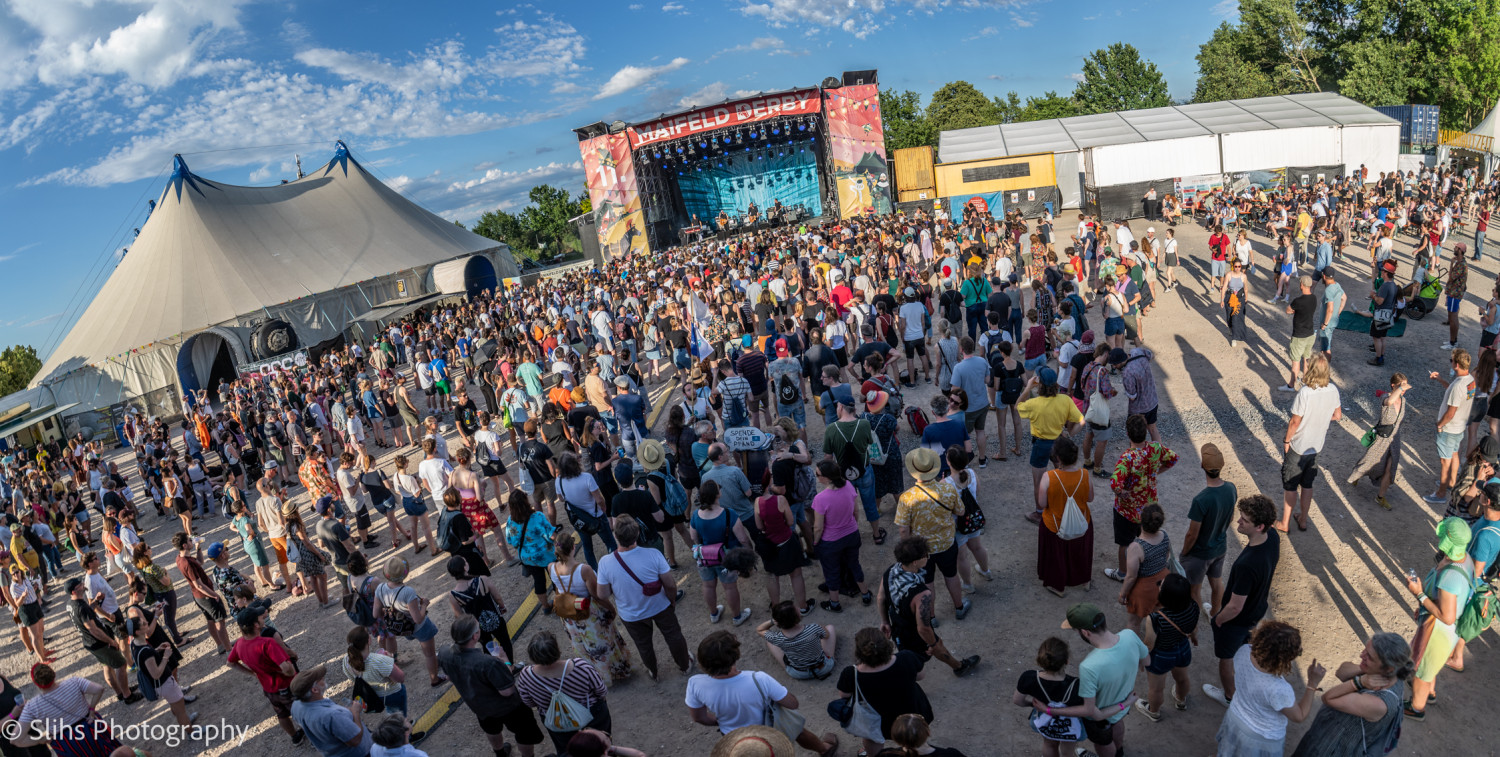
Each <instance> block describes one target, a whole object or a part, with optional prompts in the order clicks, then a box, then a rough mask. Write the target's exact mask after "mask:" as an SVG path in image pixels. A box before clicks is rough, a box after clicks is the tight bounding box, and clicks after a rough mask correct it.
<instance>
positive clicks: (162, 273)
mask: <svg viewBox="0 0 1500 757" xmlns="http://www.w3.org/2000/svg"><path fill="white" fill-rule="evenodd" d="M435 272H436V273H437V274H439V275H435ZM518 275H519V274H518V272H517V267H516V263H515V259H514V258H513V257H512V256H511V254H510V250H509V248H508V247H506V246H505V245H503V244H501V243H499V242H496V241H494V240H491V239H487V238H485V237H482V236H479V235H477V234H474V233H472V232H469V231H467V230H465V229H464V228H462V227H460V226H458V225H456V224H454V223H452V222H450V221H445V220H443V219H442V218H440V217H438V216H436V215H434V214H433V213H431V212H428V211H427V210H425V209H423V208H422V207H420V206H418V205H417V204H416V203H414V202H412V201H411V200H408V199H406V198H405V197H403V196H401V195H400V194H399V193H397V192H396V191H395V190H392V189H391V188H390V187H388V186H386V185H385V184H384V183H382V182H381V181H379V180H377V179H375V178H374V177H373V176H371V175H370V174H369V173H368V172H367V171H366V170H365V169H364V167H363V166H361V165H360V164H359V162H358V161H356V160H355V159H354V158H353V157H351V156H350V155H349V152H348V149H347V148H346V147H345V146H344V144H343V143H342V142H340V143H339V144H338V149H337V151H336V152H335V154H334V157H333V159H332V160H330V161H329V162H328V163H327V164H326V165H324V166H322V167H320V168H318V169H316V170H314V171H312V172H311V173H310V174H308V175H307V176H305V177H303V178H300V179H298V180H296V181H292V182H288V183H285V184H281V185H279V186H270V187H242V186H233V185H229V184H221V183H219V182H215V181H212V180H209V179H206V178H204V177H201V176H198V175H195V174H193V173H192V172H191V171H190V170H189V169H188V167H187V164H186V163H185V162H183V160H182V158H181V157H180V156H179V157H178V158H177V159H176V165H175V170H174V171H173V173H172V176H171V179H170V180H169V182H168V184H167V186H166V188H165V189H164V190H163V191H162V193H161V196H160V197H159V199H158V200H157V202H156V206H155V210H154V211H153V212H152V213H151V216H150V218H149V219H148V220H147V221H146V223H145V224H144V225H143V226H142V227H141V230H140V235H139V236H138V237H137V238H136V239H135V241H134V242H133V243H132V244H131V245H130V249H129V252H128V254H126V255H125V257H124V258H123V259H121V260H120V262H119V264H118V265H117V267H116V268H115V270H114V272H113V273H112V274H111V275H110V277H109V279H108V281H106V282H105V284H104V286H103V288H102V289H100V290H99V293H98V294H97V295H96V296H95V297H94V299H93V301H92V302H91V303H90V304H89V306H88V308H87V309H86V310H85V311H84V312H83V315H82V316H81V317H80V318H79V319H78V322H77V323H76V324H74V325H73V327H72V329H71V330H70V331H69V332H68V334H67V336H65V337H64V338H63V340H62V341H61V343H60V344H59V345H58V346H57V348H56V349H54V350H53V351H52V353H51V355H50V356H49V357H48V358H47V360H46V363H45V364H44V365H43V366H42V369H41V371H40V372H39V373H38V374H37V376H36V378H35V379H33V380H32V382H31V387H32V388H33V389H43V390H45V391H46V394H47V395H48V398H47V399H50V401H51V402H52V403H54V404H55V405H56V406H63V405H66V404H71V403H78V409H79V410H80V411H83V410H97V409H102V408H109V407H110V406H118V405H119V404H120V403H126V402H133V403H136V404H144V405H146V406H148V407H149V408H150V409H152V410H153V411H166V412H175V410H176V405H177V403H176V399H177V398H178V397H179V396H180V394H181V392H182V391H183V390H186V389H193V388H197V387H198V386H202V387H207V386H208V384H209V377H210V376H211V375H212V376H214V377H219V376H222V375H223V374H224V373H226V372H233V373H238V372H241V371H244V370H246V369H247V368H250V367H252V366H253V365H254V364H256V363H258V362H264V361H266V360H268V359H272V358H276V357H277V356H285V355H294V354H296V353H297V352H298V351H299V350H301V349H305V348H308V347H311V346H313V345H316V344H318V343H320V342H325V341H327V340H329V339H332V338H334V337H337V336H339V335H340V334H342V333H344V331H345V330H346V329H348V328H350V326H351V325H354V324H358V323H360V322H361V320H362V316H367V315H368V314H369V313H371V312H372V311H376V310H377V309H378V310H379V311H381V312H391V311H392V310H393V308H395V306H400V305H404V304H411V303H416V302H420V301H423V300H430V299H433V298H434V297H435V296H437V295H440V294H461V293H464V292H465V291H472V290H473V289H474V288H475V287H476V286H485V287H494V286H496V285H497V283H498V281H499V280H500V279H501V278H507V277H516V276H518ZM365 336H366V337H368V336H369V334H366V335H365ZM8 404H10V403H6V402H4V401H0V406H5V405H8ZM117 409H118V408H117ZM65 420H66V419H65ZM93 420H94V423H92V424H91V425H92V426H93V427H96V428H97V427H99V426H100V419H93ZM104 422H107V421H104Z"/></svg>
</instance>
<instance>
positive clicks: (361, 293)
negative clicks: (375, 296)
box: [354, 284, 375, 310]
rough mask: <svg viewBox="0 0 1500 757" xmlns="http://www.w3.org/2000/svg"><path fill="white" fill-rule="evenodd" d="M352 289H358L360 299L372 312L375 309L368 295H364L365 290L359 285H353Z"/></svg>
mask: <svg viewBox="0 0 1500 757" xmlns="http://www.w3.org/2000/svg"><path fill="white" fill-rule="evenodd" d="M354 288H355V289H358V290H359V294H360V296H362V297H364V298H365V304H366V305H369V306H370V309H371V310H374V309H375V303H373V302H371V301H370V295H368V294H365V288H364V287H362V286H360V285H358V284H355V285H354Z"/></svg>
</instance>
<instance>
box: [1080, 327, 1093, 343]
mask: <svg viewBox="0 0 1500 757" xmlns="http://www.w3.org/2000/svg"><path fill="white" fill-rule="evenodd" d="M1080 341H1082V342H1083V343H1084V344H1093V343H1094V330H1093V329H1089V330H1088V331H1085V332H1083V337H1082V338H1081V339H1080Z"/></svg>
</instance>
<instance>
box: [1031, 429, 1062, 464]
mask: <svg viewBox="0 0 1500 757" xmlns="http://www.w3.org/2000/svg"><path fill="white" fill-rule="evenodd" d="M1056 443H1057V440H1056V439H1038V438H1036V437H1034V436H1033V437H1031V467H1033V468H1046V467H1047V466H1048V465H1049V464H1050V463H1051V462H1052V445H1054V444H1056Z"/></svg>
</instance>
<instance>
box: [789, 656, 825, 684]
mask: <svg viewBox="0 0 1500 757" xmlns="http://www.w3.org/2000/svg"><path fill="white" fill-rule="evenodd" d="M837 666H838V661H836V660H834V659H833V658H832V657H826V656H825V657H824V658H823V665H822V666H821V667H819V668H818V669H817V670H799V669H797V668H794V667H792V666H790V665H787V666H786V674H787V676H789V677H791V678H795V679H797V680H799V681H811V680H813V679H814V678H816V679H818V680H819V681H821V680H823V679H825V678H827V677H828V676H831V675H833V670H834V668H835V667H837Z"/></svg>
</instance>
